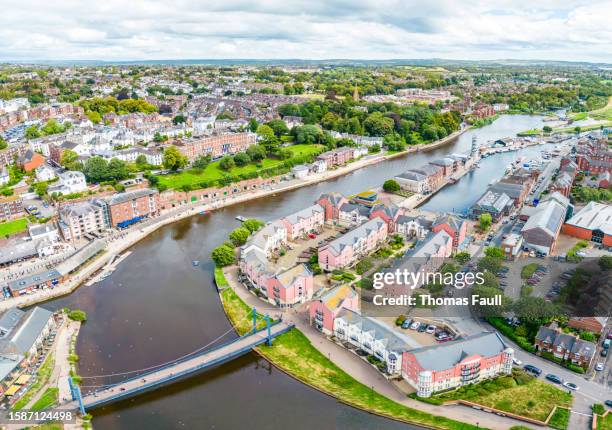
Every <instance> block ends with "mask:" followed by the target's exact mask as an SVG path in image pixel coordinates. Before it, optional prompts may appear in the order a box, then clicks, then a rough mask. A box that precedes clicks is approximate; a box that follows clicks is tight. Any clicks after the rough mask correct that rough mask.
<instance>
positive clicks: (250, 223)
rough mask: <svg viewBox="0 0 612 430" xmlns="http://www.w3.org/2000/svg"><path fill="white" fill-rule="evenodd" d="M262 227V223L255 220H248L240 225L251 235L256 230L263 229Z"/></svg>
mask: <svg viewBox="0 0 612 430" xmlns="http://www.w3.org/2000/svg"><path fill="white" fill-rule="evenodd" d="M263 225H264V223H263V222H261V221H259V220H258V219H255V218H249V219H247V220H245V221H244V222H243V223H242V227H244V228H246V229H247V230H249V231H250V232H251V233H254V232H256V231H257V230H259V229H260V228H262V227H263Z"/></svg>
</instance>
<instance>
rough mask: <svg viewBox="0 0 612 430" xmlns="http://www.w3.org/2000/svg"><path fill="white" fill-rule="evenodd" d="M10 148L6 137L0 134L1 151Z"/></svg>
mask: <svg viewBox="0 0 612 430" xmlns="http://www.w3.org/2000/svg"><path fill="white" fill-rule="evenodd" d="M6 148H8V143H7V142H6V140H5V139H4V137H2V136H0V151H1V150H3V149H6Z"/></svg>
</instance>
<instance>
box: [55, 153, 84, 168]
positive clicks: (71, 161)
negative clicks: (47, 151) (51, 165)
mask: <svg viewBox="0 0 612 430" xmlns="http://www.w3.org/2000/svg"><path fill="white" fill-rule="evenodd" d="M60 165H61V166H62V167H63V168H65V169H68V170H81V169H82V165H81V163H80V162H79V154H77V153H76V152H74V151H73V150H71V149H67V150H65V151H64V152H62V156H61V158H60Z"/></svg>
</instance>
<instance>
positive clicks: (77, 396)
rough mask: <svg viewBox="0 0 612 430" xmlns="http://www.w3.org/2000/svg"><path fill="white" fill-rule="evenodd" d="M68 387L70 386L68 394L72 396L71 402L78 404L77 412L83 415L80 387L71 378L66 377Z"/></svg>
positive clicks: (83, 408) (83, 407)
mask: <svg viewBox="0 0 612 430" xmlns="http://www.w3.org/2000/svg"><path fill="white" fill-rule="evenodd" d="M68 385H69V386H70V394H72V400H76V401H78V402H79V412H81V415H85V406H84V405H83V396H82V395H81V387H79V386H78V384H77V383H76V382H74V380H73V379H72V376H69V377H68Z"/></svg>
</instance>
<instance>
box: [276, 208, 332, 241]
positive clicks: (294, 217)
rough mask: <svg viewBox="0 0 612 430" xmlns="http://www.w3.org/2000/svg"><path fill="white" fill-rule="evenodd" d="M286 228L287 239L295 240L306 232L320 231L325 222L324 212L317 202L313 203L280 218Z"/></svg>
mask: <svg viewBox="0 0 612 430" xmlns="http://www.w3.org/2000/svg"><path fill="white" fill-rule="evenodd" d="M280 221H281V222H282V223H283V224H284V225H285V228H286V229H287V239H288V240H296V239H299V238H303V237H305V236H306V235H307V234H308V233H313V232H320V231H321V229H322V228H323V224H324V223H325V212H324V209H323V208H322V207H321V206H320V205H319V204H314V205H312V206H310V207H307V208H306V209H302V210H301V211H299V212H296V213H294V214H291V215H288V216H286V217H283V218H281V219H280Z"/></svg>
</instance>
